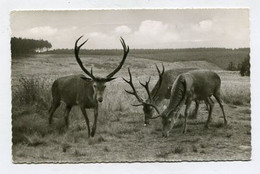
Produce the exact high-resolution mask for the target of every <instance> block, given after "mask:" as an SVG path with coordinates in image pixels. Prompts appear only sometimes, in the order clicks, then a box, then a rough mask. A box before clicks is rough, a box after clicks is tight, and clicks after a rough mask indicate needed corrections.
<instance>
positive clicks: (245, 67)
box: [227, 54, 250, 76]
mask: <svg viewBox="0 0 260 174" xmlns="http://www.w3.org/2000/svg"><path fill="white" fill-rule="evenodd" d="M227 70H230V71H239V73H240V75H241V76H250V55H249V54H248V55H247V57H246V58H245V59H244V60H243V62H241V63H238V64H237V65H235V64H234V63H233V62H232V61H231V62H230V63H229V65H228V67H227Z"/></svg>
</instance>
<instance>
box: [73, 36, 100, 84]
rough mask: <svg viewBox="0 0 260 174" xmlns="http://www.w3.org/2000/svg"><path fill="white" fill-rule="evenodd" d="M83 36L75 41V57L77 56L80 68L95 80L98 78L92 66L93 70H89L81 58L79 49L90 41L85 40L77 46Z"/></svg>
mask: <svg viewBox="0 0 260 174" xmlns="http://www.w3.org/2000/svg"><path fill="white" fill-rule="evenodd" d="M82 37H83V35H82V36H80V37H79V38H78V39H77V40H76V42H75V47H74V54H75V57H76V60H77V62H78V64H79V66H80V68H81V69H82V70H83V71H84V72H85V73H86V74H87V75H88V76H89V77H90V78H92V79H93V80H94V79H96V78H95V76H94V75H93V71H92V68H91V72H89V71H88V70H87V69H86V68H85V67H84V65H83V63H82V61H81V60H80V58H79V50H80V48H81V47H82V46H83V45H84V44H85V43H86V42H87V41H88V39H87V40H86V41H84V42H83V43H82V44H81V45H80V46H77V45H78V41H79V40H80V39H81V38H82Z"/></svg>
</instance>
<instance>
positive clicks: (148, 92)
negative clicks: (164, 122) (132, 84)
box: [139, 76, 152, 102]
mask: <svg viewBox="0 0 260 174" xmlns="http://www.w3.org/2000/svg"><path fill="white" fill-rule="evenodd" d="M150 80H151V76H150V77H149V79H148V81H147V82H145V84H143V83H141V82H140V81H139V83H140V84H141V85H142V86H143V87H144V88H145V90H146V92H147V95H148V97H149V101H150V102H151V101H152V97H151V92H150V90H149V83H150Z"/></svg>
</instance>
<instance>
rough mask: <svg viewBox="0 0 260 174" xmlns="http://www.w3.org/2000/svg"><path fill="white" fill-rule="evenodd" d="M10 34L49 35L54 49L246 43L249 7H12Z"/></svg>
mask: <svg viewBox="0 0 260 174" xmlns="http://www.w3.org/2000/svg"><path fill="white" fill-rule="evenodd" d="M10 23H11V33H12V34H11V35H12V37H22V38H30V39H43V40H48V41H49V42H50V43H51V44H52V48H53V49H58V48H70V49H72V48H73V47H74V43H75V40H76V39H77V38H78V37H79V36H81V35H84V37H83V38H82V41H83V40H84V39H89V41H88V43H87V44H85V45H84V46H83V48H86V49H115V48H116V49H120V48H122V46H121V44H120V41H119V39H120V36H122V37H123V38H124V39H125V42H126V43H127V45H129V47H130V48H149V49H162V48H173V49H175V48H200V47H221V48H243V47H249V10H248V9H161V10H158V9H157V10H81V11H80V10H74V11H69V10H67V11H12V12H11V13H10Z"/></svg>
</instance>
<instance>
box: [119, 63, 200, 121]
mask: <svg viewBox="0 0 260 174" xmlns="http://www.w3.org/2000/svg"><path fill="white" fill-rule="evenodd" d="M155 66H156V69H157V72H158V75H159V79H158V81H157V82H156V84H155V86H154V87H153V89H152V91H151V92H150V90H149V82H150V78H149V80H148V81H147V82H146V83H145V84H143V83H141V82H139V83H140V84H141V85H142V86H143V87H144V88H145V90H146V92H147V94H148V98H147V99H142V98H141V97H140V96H138V94H137V92H136V90H135V88H134V85H133V82H132V75H131V72H130V69H129V70H128V73H129V77H130V80H129V81H128V80H126V79H124V78H123V80H124V81H125V82H126V83H128V84H129V85H130V86H131V87H132V90H133V92H130V91H127V90H126V92H127V93H128V94H132V95H134V96H135V97H136V98H137V100H138V101H139V102H140V104H137V105H133V106H142V107H143V112H144V126H146V125H148V124H149V123H150V119H153V114H154V107H153V106H152V105H154V106H158V105H160V103H161V102H162V101H163V100H164V99H170V96H171V88H172V84H173V82H174V80H175V79H176V77H177V76H178V75H179V74H181V73H184V72H187V71H189V70H191V69H171V70H167V71H164V70H165V68H164V66H163V65H162V71H160V70H159V68H158V67H157V65H155ZM195 103H196V107H195V111H194V112H193V114H192V115H191V117H192V118H196V116H197V113H198V109H199V101H198V100H196V101H195Z"/></svg>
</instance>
